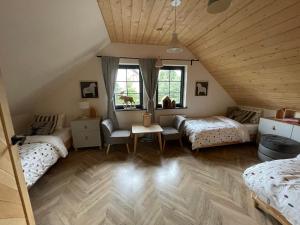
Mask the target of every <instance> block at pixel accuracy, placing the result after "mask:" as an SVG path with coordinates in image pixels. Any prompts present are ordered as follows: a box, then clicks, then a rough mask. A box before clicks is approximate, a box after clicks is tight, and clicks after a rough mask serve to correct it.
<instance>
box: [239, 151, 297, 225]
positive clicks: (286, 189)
mask: <svg viewBox="0 0 300 225" xmlns="http://www.w3.org/2000/svg"><path fill="white" fill-rule="evenodd" d="M243 178H244V181H245V183H246V185H247V186H248V188H249V189H250V190H251V191H253V192H254V193H255V194H256V195H257V196H258V197H259V198H260V199H261V200H262V201H264V202H265V203H267V204H269V205H271V206H272V207H273V208H275V209H276V210H278V211H279V212H280V213H281V214H282V215H283V216H284V217H285V218H286V219H287V220H288V221H289V222H290V223H291V224H293V225H300V155H299V156H298V157H297V158H293V159H284V160H275V161H270V162H264V163H261V164H258V165H255V166H252V167H250V168H248V169H246V170H245V172H244V174H243Z"/></svg>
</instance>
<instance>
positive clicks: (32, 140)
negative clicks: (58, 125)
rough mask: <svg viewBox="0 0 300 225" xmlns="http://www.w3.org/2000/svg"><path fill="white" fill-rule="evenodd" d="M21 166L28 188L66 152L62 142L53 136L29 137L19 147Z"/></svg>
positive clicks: (65, 154) (66, 153)
mask: <svg viewBox="0 0 300 225" xmlns="http://www.w3.org/2000/svg"><path fill="white" fill-rule="evenodd" d="M19 155H20V159H21V165H22V168H23V173H24V177H25V181H26V185H27V187H28V188H30V187H32V185H34V184H35V182H37V180H38V179H39V178H41V177H42V176H43V175H44V174H45V172H46V171H47V170H48V169H49V168H50V167H51V166H52V165H54V164H55V163H56V162H57V160H58V159H59V158H60V157H66V156H67V155H68V151H67V149H66V148H65V146H64V144H63V142H62V140H61V139H60V138H58V137H54V136H29V137H27V138H26V141H25V143H24V144H23V145H21V146H19Z"/></svg>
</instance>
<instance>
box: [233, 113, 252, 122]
mask: <svg viewBox="0 0 300 225" xmlns="http://www.w3.org/2000/svg"><path fill="white" fill-rule="evenodd" d="M254 115H255V112H251V111H247V110H234V111H233V112H232V113H231V115H229V118H230V119H233V120H235V121H237V122H240V123H250V119H251V118H252V117H253V116H254Z"/></svg>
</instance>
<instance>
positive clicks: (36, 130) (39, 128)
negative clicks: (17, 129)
mask: <svg viewBox="0 0 300 225" xmlns="http://www.w3.org/2000/svg"><path fill="white" fill-rule="evenodd" d="M52 128H53V121H45V122H36V121H35V122H33V123H32V124H31V126H30V127H29V128H28V130H27V131H26V132H25V135H26V136H32V135H49V134H52V133H53V132H52Z"/></svg>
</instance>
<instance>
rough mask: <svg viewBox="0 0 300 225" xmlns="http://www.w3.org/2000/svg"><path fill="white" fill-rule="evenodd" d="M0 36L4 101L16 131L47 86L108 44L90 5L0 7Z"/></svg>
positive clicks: (56, 0)
mask: <svg viewBox="0 0 300 225" xmlns="http://www.w3.org/2000/svg"><path fill="white" fill-rule="evenodd" d="M0 33H1V35H0V64H1V68H2V73H3V79H4V82H5V85H6V89H7V94H8V101H9V105H10V109H11V112H12V116H13V119H14V121H15V123H16V124H21V125H22V124H23V122H24V121H26V118H27V116H28V114H30V113H32V109H33V106H34V105H35V104H36V102H37V97H38V96H40V95H41V94H43V91H44V88H46V87H47V86H48V83H49V82H51V81H52V80H55V79H56V78H57V77H59V76H60V75H61V74H62V73H64V72H65V71H67V70H69V69H70V68H73V67H74V65H76V64H78V63H79V62H81V61H82V60H83V59H85V58H88V57H90V56H91V55H93V56H94V55H95V54H96V53H97V52H98V51H99V49H101V47H102V46H103V45H105V44H107V43H109V42H110V41H109V37H108V33H107V31H106V28H105V24H104V21H103V18H102V15H101V13H100V10H99V7H98V4H97V1H95V0H50V1H48V0H26V1H17V0H9V1H5V0H4V1H0ZM16 121H17V122H16Z"/></svg>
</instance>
